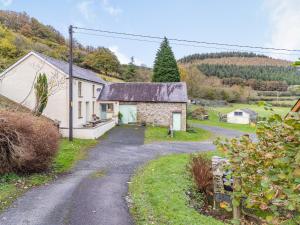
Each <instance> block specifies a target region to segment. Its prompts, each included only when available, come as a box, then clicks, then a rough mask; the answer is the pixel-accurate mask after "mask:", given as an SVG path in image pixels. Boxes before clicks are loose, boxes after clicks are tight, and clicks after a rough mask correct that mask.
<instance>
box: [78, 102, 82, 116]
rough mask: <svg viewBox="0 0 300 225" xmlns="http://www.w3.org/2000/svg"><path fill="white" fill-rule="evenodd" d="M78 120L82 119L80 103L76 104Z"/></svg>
mask: <svg viewBox="0 0 300 225" xmlns="http://www.w3.org/2000/svg"><path fill="white" fill-rule="evenodd" d="M78 118H82V102H78Z"/></svg>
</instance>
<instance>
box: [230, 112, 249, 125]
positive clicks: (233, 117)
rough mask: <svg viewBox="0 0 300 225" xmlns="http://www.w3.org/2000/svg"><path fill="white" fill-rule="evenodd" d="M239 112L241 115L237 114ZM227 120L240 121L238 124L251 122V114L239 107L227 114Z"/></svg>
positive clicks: (231, 121)
mask: <svg viewBox="0 0 300 225" xmlns="http://www.w3.org/2000/svg"><path fill="white" fill-rule="evenodd" d="M237 113H238V114H239V115H236V114H237ZM227 122H228V123H238V124H249V123H250V115H249V114H248V113H246V112H244V111H242V110H238V109H237V110H234V111H232V112H230V113H228V114H227Z"/></svg>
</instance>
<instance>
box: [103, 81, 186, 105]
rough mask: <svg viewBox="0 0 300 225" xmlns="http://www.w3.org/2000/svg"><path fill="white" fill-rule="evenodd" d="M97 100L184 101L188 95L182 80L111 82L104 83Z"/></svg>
mask: <svg viewBox="0 0 300 225" xmlns="http://www.w3.org/2000/svg"><path fill="white" fill-rule="evenodd" d="M98 101H123V102H182V103H186V102H187V101H188V96H187V89H186V84H185V83H184V82H178V83H111V84H107V85H105V87H104V88H103V90H102V92H101V93H100V95H99V98H98Z"/></svg>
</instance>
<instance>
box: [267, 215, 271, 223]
mask: <svg viewBox="0 0 300 225" xmlns="http://www.w3.org/2000/svg"><path fill="white" fill-rule="evenodd" d="M272 220H273V216H270V215H269V216H266V221H267V222H268V223H270V222H272Z"/></svg>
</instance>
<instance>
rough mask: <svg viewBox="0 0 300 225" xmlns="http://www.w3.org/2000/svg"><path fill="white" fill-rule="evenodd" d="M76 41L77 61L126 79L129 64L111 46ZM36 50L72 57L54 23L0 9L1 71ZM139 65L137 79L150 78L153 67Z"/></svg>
mask: <svg viewBox="0 0 300 225" xmlns="http://www.w3.org/2000/svg"><path fill="white" fill-rule="evenodd" d="M74 42H75V43H74V50H73V52H74V56H73V59H74V63H75V64H76V65H78V66H81V67H84V68H87V69H91V70H93V71H95V72H97V73H99V74H101V75H103V76H106V77H113V78H116V79H121V80H123V79H124V76H123V73H124V68H126V65H121V64H120V62H119V60H118V59H117V57H116V55H115V54H114V53H113V52H112V51H110V50H109V49H108V48H105V47H98V48H94V47H91V46H83V45H82V44H80V43H79V42H78V41H77V40H75V41H74ZM32 50H33V51H36V52H40V53H43V54H45V55H48V56H51V57H53V58H56V59H60V60H65V61H67V60H68V53H69V49H68V40H67V39H66V38H65V37H64V36H63V35H62V34H61V33H60V32H59V31H57V30H56V29H55V28H54V27H52V26H50V25H44V24H43V23H41V22H39V21H38V20H37V19H36V18H33V17H30V16H29V15H28V14H26V13H18V12H13V11H5V10H0V72H1V71H3V70H4V69H6V68H7V67H9V66H10V65H11V64H13V63H14V62H16V61H17V60H18V59H19V58H21V57H22V56H24V55H25V54H27V53H28V52H29V51H32ZM136 68H137V77H136V79H137V80H138V81H143V80H148V77H149V76H150V72H151V70H149V68H146V67H139V66H136ZM149 71H150V72H149ZM107 80H113V79H109V78H107Z"/></svg>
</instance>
